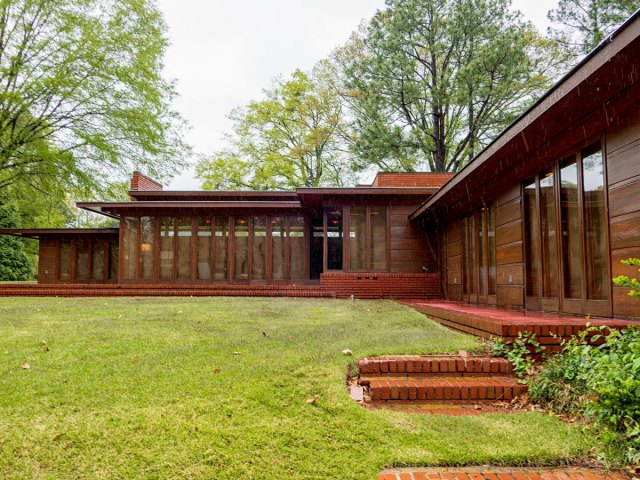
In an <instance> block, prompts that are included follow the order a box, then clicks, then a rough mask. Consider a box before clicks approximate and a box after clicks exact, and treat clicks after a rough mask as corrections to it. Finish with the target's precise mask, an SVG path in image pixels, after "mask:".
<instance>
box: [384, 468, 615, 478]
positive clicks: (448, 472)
mask: <svg viewBox="0 0 640 480" xmlns="http://www.w3.org/2000/svg"><path fill="white" fill-rule="evenodd" d="M627 479H628V477H627V476H626V475H624V474H622V473H619V472H604V471H602V470H595V469H587V468H490V467H484V468H461V469H456V468H448V469H443V468H426V469H420V468H417V469H416V468H412V469H392V470H385V471H383V472H381V473H380V475H379V476H378V480H627Z"/></svg>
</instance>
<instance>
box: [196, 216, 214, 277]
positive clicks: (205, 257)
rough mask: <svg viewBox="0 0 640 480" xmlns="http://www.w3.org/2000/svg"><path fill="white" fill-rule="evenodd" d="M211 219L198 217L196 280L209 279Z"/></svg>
mask: <svg viewBox="0 0 640 480" xmlns="http://www.w3.org/2000/svg"><path fill="white" fill-rule="evenodd" d="M211 232H212V228H211V219H210V218H209V217H200V218H198V240H197V246H196V251H197V255H198V259H197V260H196V275H197V278H198V280H211V247H212V243H211Z"/></svg>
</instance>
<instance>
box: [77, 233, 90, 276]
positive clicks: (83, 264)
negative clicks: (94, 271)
mask: <svg viewBox="0 0 640 480" xmlns="http://www.w3.org/2000/svg"><path fill="white" fill-rule="evenodd" d="M75 279H76V280H82V281H86V280H89V239H87V238H83V237H79V238H78V242H77V243H76V278H75Z"/></svg>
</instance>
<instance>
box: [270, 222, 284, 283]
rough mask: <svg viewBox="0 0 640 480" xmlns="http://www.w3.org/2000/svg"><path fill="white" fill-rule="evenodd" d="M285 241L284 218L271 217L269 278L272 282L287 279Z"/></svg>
mask: <svg viewBox="0 0 640 480" xmlns="http://www.w3.org/2000/svg"><path fill="white" fill-rule="evenodd" d="M286 240H287V225H286V217H273V218H272V219H271V277H272V278H273V279H274V280H286V278H287V242H286Z"/></svg>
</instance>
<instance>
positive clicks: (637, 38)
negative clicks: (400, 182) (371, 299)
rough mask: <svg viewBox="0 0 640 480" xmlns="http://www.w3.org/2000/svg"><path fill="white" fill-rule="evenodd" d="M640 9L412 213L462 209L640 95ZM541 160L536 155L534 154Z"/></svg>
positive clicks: (531, 170) (580, 138)
mask: <svg viewBox="0 0 640 480" xmlns="http://www.w3.org/2000/svg"><path fill="white" fill-rule="evenodd" d="M639 78H640V10H638V11H636V13H634V14H633V15H632V16H631V17H630V18H629V19H628V20H627V21H626V22H625V23H624V24H623V25H622V26H621V27H620V28H619V29H618V30H616V31H615V32H614V33H612V34H611V35H609V36H608V37H607V38H606V39H605V40H604V41H603V42H602V43H601V44H600V45H598V47H596V48H595V49H594V50H593V51H592V52H591V53H590V54H589V55H587V56H586V57H585V58H584V59H583V60H582V61H581V62H580V63H579V64H578V65H576V67H574V68H573V69H572V70H571V71H570V72H569V73H568V74H567V75H566V76H565V77H563V78H562V79H561V80H560V81H559V82H558V83H557V84H556V85H555V86H554V87H553V88H552V89H551V90H550V91H549V92H547V93H546V94H545V95H544V96H543V97H542V98H540V99H539V100H538V101H537V102H536V103H535V104H534V105H533V106H532V107H531V108H529V109H528V110H527V111H526V112H525V113H524V114H522V115H521V116H520V117H519V118H518V119H517V120H516V121H515V122H514V123H512V124H511V125H510V126H509V127H508V128H507V129H506V130H505V131H504V132H503V133H502V134H500V136H498V137H497V138H496V139H495V140H494V141H493V142H492V143H490V144H489V145H488V146H487V147H486V148H485V149H484V150H483V151H482V152H481V153H480V154H478V156H476V157H475V158H474V159H473V160H472V161H471V162H470V163H469V164H467V165H466V166H465V167H464V168H463V169H462V170H461V171H460V172H459V173H458V174H457V175H456V176H455V177H453V178H452V179H451V180H449V181H448V182H447V183H446V184H445V185H444V186H443V187H442V188H441V189H440V190H439V191H438V192H437V193H436V194H435V195H433V196H432V197H431V198H429V199H428V200H427V201H426V202H424V203H423V204H422V205H421V206H420V207H418V208H417V209H416V210H415V211H414V212H413V213H411V215H409V219H410V220H415V219H416V218H418V217H420V216H421V215H423V214H425V212H427V211H429V210H432V211H434V212H435V211H444V210H446V211H448V212H454V211H462V210H464V209H465V208H469V207H471V206H473V205H476V204H478V203H481V202H483V201H485V200H489V199H491V198H492V196H493V195H495V192H496V191H499V189H500V188H503V187H504V186H507V185H510V184H513V182H514V181H516V180H517V179H520V180H522V179H524V178H528V177H529V176H532V175H535V174H536V173H537V170H539V169H540V166H541V165H542V164H543V163H544V162H546V161H553V160H555V159H557V156H559V155H562V154H563V153H566V150H567V149H568V148H571V147H575V146H576V145H579V144H580V143H581V142H585V141H589V139H590V137H592V136H593V135H597V134H598V132H601V131H602V130H603V129H604V128H606V126H607V125H609V124H610V122H611V121H617V119H620V118H623V117H624V116H625V115H627V114H629V113H631V112H632V111H634V110H637V108H638V104H639V101H640V84H639V82H638V80H639ZM532 160H535V161H532Z"/></svg>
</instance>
